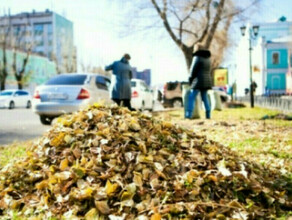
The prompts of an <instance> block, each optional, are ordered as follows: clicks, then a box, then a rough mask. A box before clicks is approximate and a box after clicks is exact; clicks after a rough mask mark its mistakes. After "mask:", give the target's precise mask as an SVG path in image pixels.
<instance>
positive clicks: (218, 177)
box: [0, 105, 292, 220]
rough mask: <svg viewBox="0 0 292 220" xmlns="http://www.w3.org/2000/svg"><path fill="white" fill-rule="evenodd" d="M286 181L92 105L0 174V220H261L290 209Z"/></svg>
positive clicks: (166, 128) (203, 142)
mask: <svg viewBox="0 0 292 220" xmlns="http://www.w3.org/2000/svg"><path fill="white" fill-rule="evenodd" d="M288 184H289V181H288V180H287V181H286V180H285V179H284V177H282V176H281V175H280V174H279V173H276V172H274V171H269V170H266V169H263V168H261V166H260V165H257V164H255V163H250V162H248V161H245V160H244V159H242V158H240V157H238V156H237V155H236V154H234V153H233V152H232V151H230V150H228V149H227V148H225V147H223V146H221V145H220V144H218V143H216V142H213V141H210V140H207V139H206V138H205V137H204V136H199V135H196V134H195V133H193V132H191V131H189V130H185V129H183V128H180V127H178V126H176V125H173V124H171V123H169V122H166V121H158V120H156V119H153V118H151V117H150V116H147V115H145V114H142V113H139V112H130V111H128V110H127V109H125V108H119V107H115V106H113V107H104V106H99V105H94V106H91V107H89V108H88V109H85V110H83V111H80V112H77V113H74V114H71V115H65V116H63V117H62V118H59V119H57V122H56V123H55V125H54V126H53V128H52V129H51V130H50V131H48V133H47V134H45V135H44V136H43V137H42V138H41V139H40V140H39V141H38V143H35V145H34V146H32V148H31V149H30V150H29V151H28V152H27V156H26V157H25V158H24V159H22V160H17V161H14V162H13V163H11V164H9V165H7V166H5V167H4V168H2V170H1V171H0V217H1V216H7V217H13V216H14V217H15V216H21V217H27V218H29V217H31V216H37V217H39V218H41V219H44V218H50V217H57V218H62V217H63V218H68V219H74V218H80V217H82V218H87V219H93V218H97V219H112V220H113V219H116V220H122V219H139V220H144V219H151V220H159V219H212V218H217V219H225V218H228V217H231V218H234V219H259V218H265V219H266V218H274V217H275V216H279V215H282V214H283V213H285V212H286V213H287V212H288V211H289V210H291V208H292V202H291V185H290V186H289V185H288ZM289 190H290V191H289Z"/></svg>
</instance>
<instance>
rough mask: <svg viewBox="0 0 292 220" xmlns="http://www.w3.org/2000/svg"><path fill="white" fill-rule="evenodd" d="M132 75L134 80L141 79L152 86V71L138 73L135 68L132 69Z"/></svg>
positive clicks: (146, 70)
mask: <svg viewBox="0 0 292 220" xmlns="http://www.w3.org/2000/svg"><path fill="white" fill-rule="evenodd" d="M132 70H133V71H132V74H133V76H132V77H133V78H134V79H141V80H144V81H145V82H146V84H147V85H148V86H150V84H151V70H150V69H145V70H143V71H137V68H136V67H133V69H132Z"/></svg>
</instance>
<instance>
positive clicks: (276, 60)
mask: <svg viewBox="0 0 292 220" xmlns="http://www.w3.org/2000/svg"><path fill="white" fill-rule="evenodd" d="M279 57H280V54H279V52H273V53H272V63H273V64H274V65H277V64H279Z"/></svg>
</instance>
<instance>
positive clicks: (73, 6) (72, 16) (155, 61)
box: [0, 0, 292, 84]
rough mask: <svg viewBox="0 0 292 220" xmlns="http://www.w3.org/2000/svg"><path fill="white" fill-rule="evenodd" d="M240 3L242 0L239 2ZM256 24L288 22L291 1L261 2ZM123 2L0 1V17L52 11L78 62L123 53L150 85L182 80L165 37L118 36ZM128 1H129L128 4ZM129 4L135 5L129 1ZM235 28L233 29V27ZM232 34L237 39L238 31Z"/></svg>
mask: <svg viewBox="0 0 292 220" xmlns="http://www.w3.org/2000/svg"><path fill="white" fill-rule="evenodd" d="M241 1H244V0H241ZM263 1H264V5H263V6H262V7H261V12H260V13H259V14H257V15H256V14H253V20H256V21H261V22H265V21H275V20H277V19H278V18H279V17H281V16H282V15H284V16H286V17H287V19H288V20H289V21H291V20H292V17H291V15H292V13H291V8H292V0H277V1H276V0H263ZM123 2H124V1H122V0H121V1H118V0H0V15H3V14H4V13H7V12H8V9H9V8H10V13H11V14H15V13H19V12H23V11H27V12H31V11H32V10H33V9H35V10H36V11H44V10H46V9H50V10H53V11H55V12H57V13H58V14H60V15H63V16H65V17H66V18H68V19H69V20H71V21H72V22H73V23H74V42H75V45H76V46H77V53H78V54H77V56H78V61H81V60H82V61H83V62H84V63H86V64H91V65H93V66H102V67H104V66H105V65H107V64H110V63H112V62H113V61H114V60H117V59H120V58H121V56H122V55H123V54H124V53H125V52H127V53H130V54H131V56H132V59H131V65H132V66H135V67H137V68H138V70H143V69H145V68H150V69H151V70H152V84H158V83H163V82H166V81H170V80H172V81H173V80H186V79H187V77H188V73H187V70H186V65H185V61H184V57H183V55H182V53H181V52H180V51H179V50H178V49H177V48H176V45H175V44H174V43H173V42H172V41H171V40H170V38H168V37H165V38H162V39H160V38H159V37H157V38H155V37H153V36H155V34H153V32H154V31H155V30H149V31H152V35H151V36H152V37H148V36H147V35H145V36H143V37H141V35H140V36H135V34H132V35H130V36H129V37H121V34H120V30H121V22H120V21H121V15H122V14H124V13H123V12H124V10H127V5H125V4H123ZM128 2H129V1H128ZM133 2H135V1H134V0H133ZM235 29H236V28H235ZM235 29H234V31H235V33H234V34H235V35H237V36H238V37H240V32H239V30H238V32H236V31H237V30H235Z"/></svg>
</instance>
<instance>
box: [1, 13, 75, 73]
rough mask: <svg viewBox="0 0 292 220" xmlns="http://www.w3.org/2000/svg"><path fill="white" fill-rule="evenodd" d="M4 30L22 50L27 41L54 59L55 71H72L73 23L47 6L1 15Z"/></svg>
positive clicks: (73, 51) (73, 59)
mask: <svg viewBox="0 0 292 220" xmlns="http://www.w3.org/2000/svg"><path fill="white" fill-rule="evenodd" d="M7 31H9V36H10V39H14V40H13V41H14V44H16V43H19V45H20V47H21V48H20V49H21V50H22V51H26V50H27V49H28V44H29V45H30V46H31V50H32V52H33V53H36V54H38V55H42V56H45V57H48V58H49V59H50V60H52V61H55V62H56V63H57V68H58V71H59V72H68V71H76V49H75V47H74V42H73V23H72V22H71V21H69V20H68V19H66V18H64V17H63V16H61V15H59V14H57V13H55V12H53V11H50V10H46V11H44V12H36V11H32V12H30V13H29V12H23V13H20V14H15V15H7V16H2V17H0V32H1V33H2V35H3V34H5V32H7Z"/></svg>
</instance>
